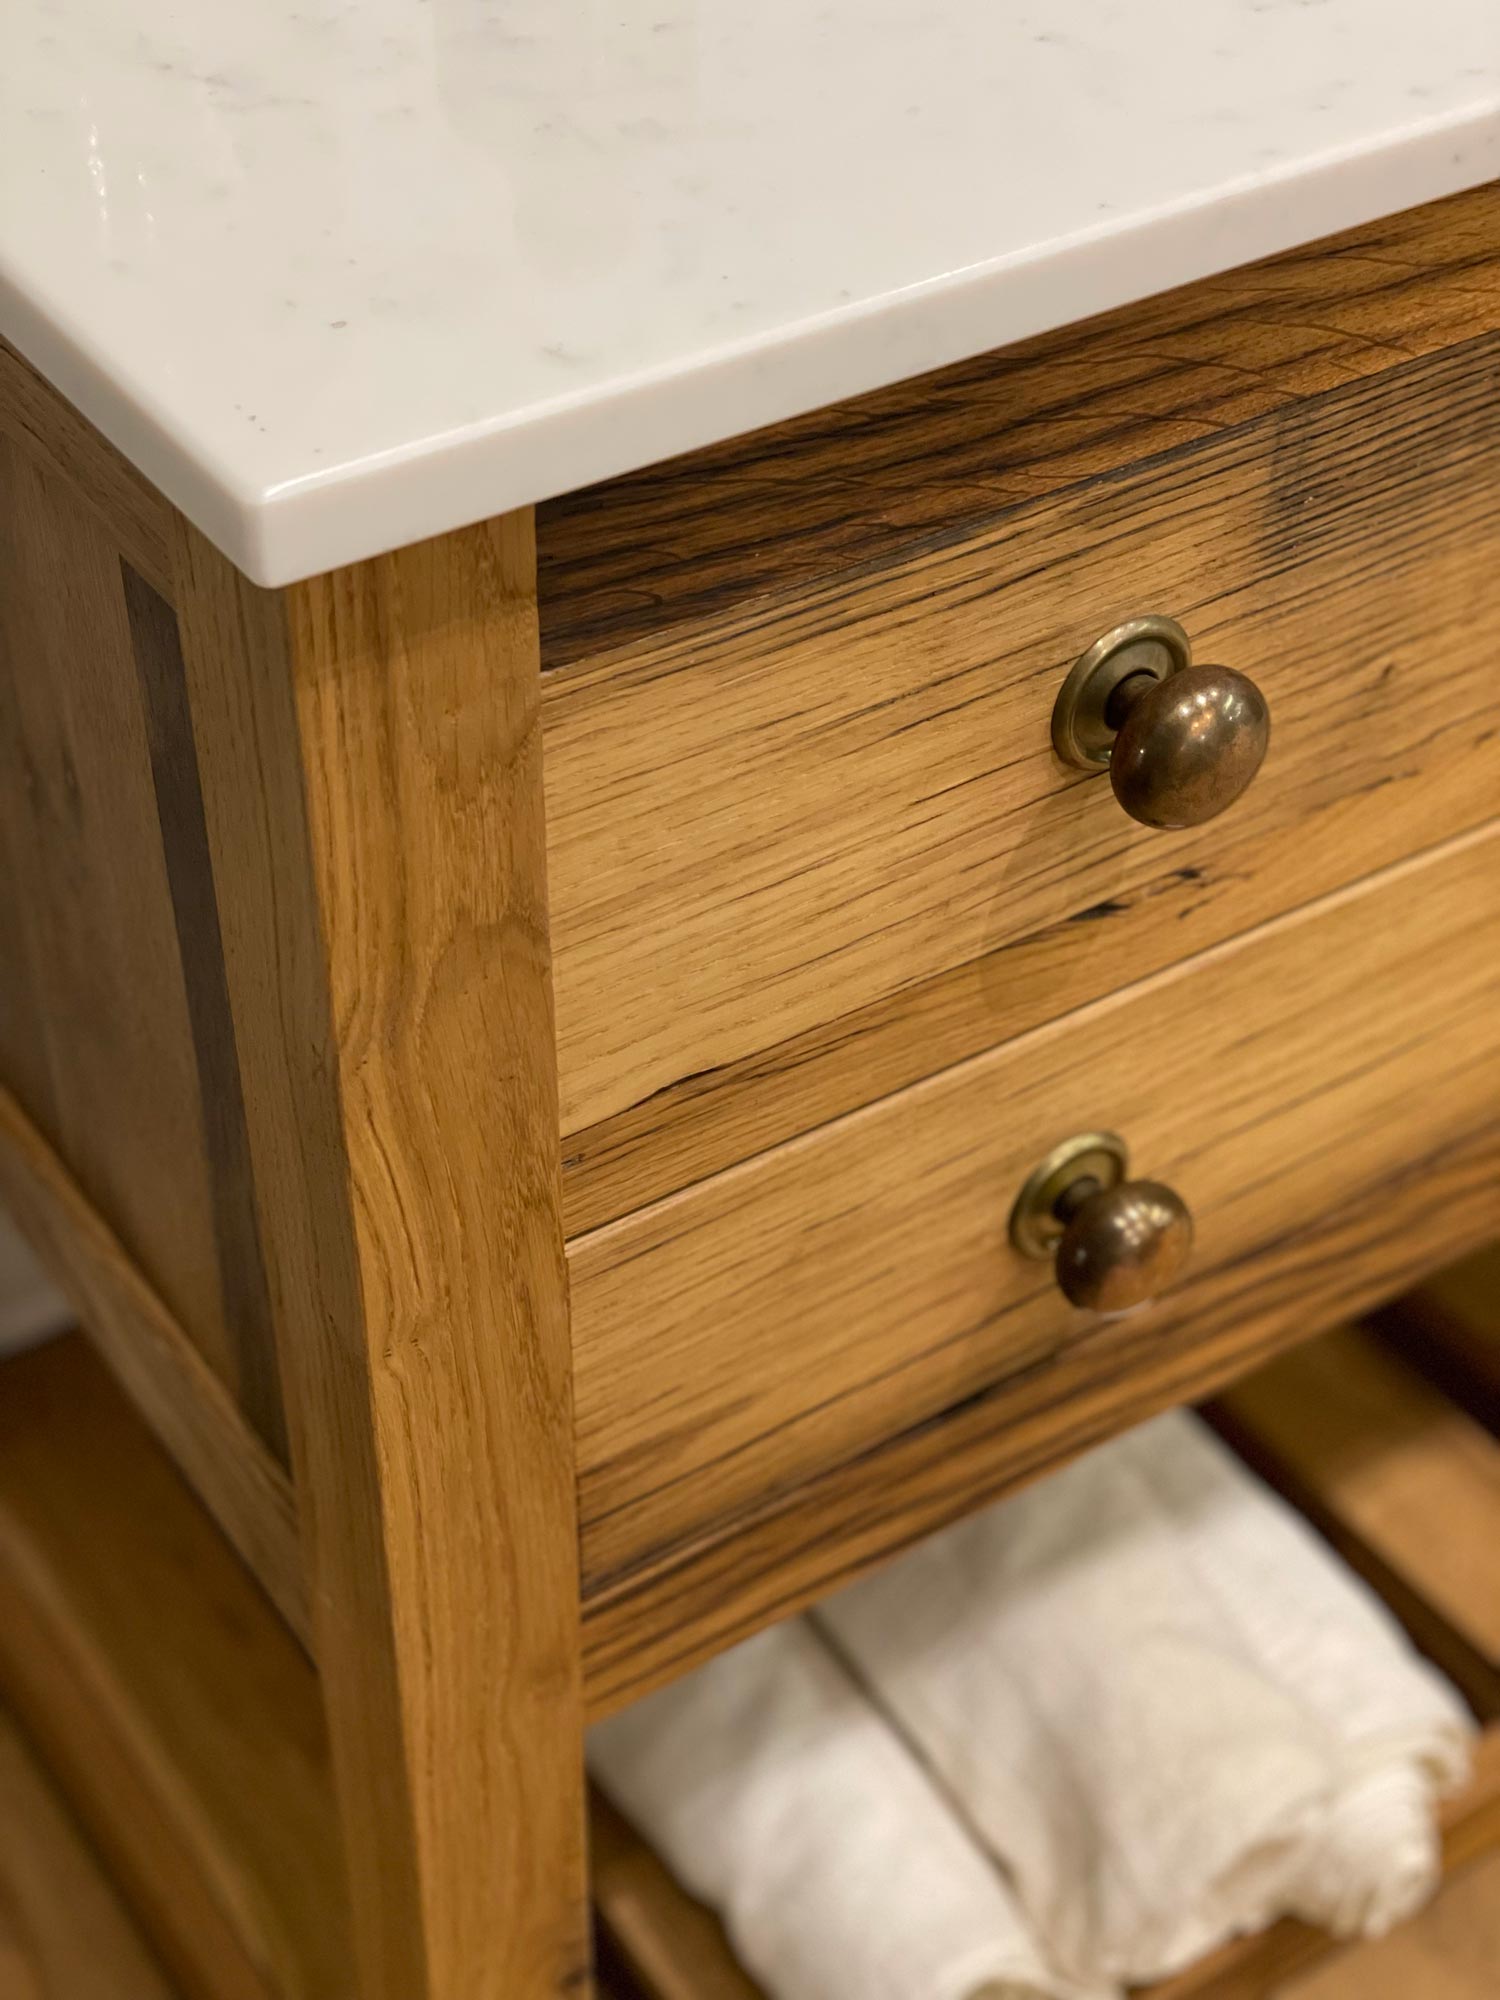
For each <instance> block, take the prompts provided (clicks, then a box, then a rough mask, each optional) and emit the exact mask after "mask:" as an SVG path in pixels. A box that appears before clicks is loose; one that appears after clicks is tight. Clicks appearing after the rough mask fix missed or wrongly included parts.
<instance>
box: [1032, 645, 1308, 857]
mask: <svg viewBox="0 0 1500 2000" xmlns="http://www.w3.org/2000/svg"><path fill="white" fill-rule="evenodd" d="M1270 740H1271V717H1270V711H1269V710H1268V708H1267V706H1266V700H1265V697H1264V695H1263V694H1262V693H1261V691H1260V689H1259V688H1258V687H1257V686H1256V685H1255V683H1254V681H1252V680H1250V679H1248V678H1247V677H1246V676H1245V675H1244V674H1241V673H1236V672H1235V671H1234V670H1233V668H1230V667H1195V666H1194V665H1193V663H1192V647H1191V644H1190V643H1189V640H1188V636H1187V633H1186V632H1184V631H1183V629H1182V627H1181V626H1180V625H1179V624H1178V623H1177V621H1176V620H1175V619H1173V618H1163V617H1159V616H1153V617H1150V618H1132V619H1129V620H1128V621H1127V622H1126V623H1125V624H1123V625H1117V626H1115V627H1114V629H1113V630H1112V631H1110V632H1106V633H1105V635H1104V637H1103V638H1102V639H1099V640H1096V641H1095V643H1094V644H1093V645H1092V646H1090V647H1089V649H1088V651H1087V652H1086V653H1085V654H1084V655H1083V657H1082V658H1081V659H1080V660H1078V661H1076V662H1075V664H1074V666H1073V667H1072V669H1071V670H1070V672H1069V674H1068V676H1067V679H1066V680H1065V681H1064V682H1063V684H1062V687H1061V689H1060V690H1059V691H1058V696H1057V700H1056V702H1055V704H1054V705H1053V710H1052V746H1053V748H1054V749H1055V750H1056V752H1057V754H1058V756H1059V757H1060V758H1061V759H1062V760H1063V762H1064V763H1067V764H1072V765H1073V766H1074V767H1075V768H1077V769H1080V770H1085V771H1098V770H1104V769H1106V768H1107V769H1108V771H1109V774H1110V781H1111V784H1112V786H1113V790H1114V794H1115V797H1116V798H1117V799H1118V800H1119V802H1120V804H1121V805H1122V806H1123V807H1124V809H1125V811H1126V812H1127V813H1129V815H1130V817H1131V818H1132V819H1134V820H1137V821H1139V822H1140V824H1141V825H1142V826H1150V827H1157V828H1163V829H1179V828H1182V827H1189V826H1201V825H1202V824H1203V822H1204V821H1205V820H1210V819H1213V818H1214V817H1215V816H1216V815H1217V814H1219V813H1221V812H1223V811H1224V809H1225V808H1226V806H1230V805H1232V804H1233V803H1234V801H1235V800H1236V799H1237V798H1238V797H1239V796H1240V794H1241V793H1242V792H1243V791H1244V790H1245V787H1246V786H1247V785H1248V784H1249V783H1250V781H1251V779H1252V778H1253V777H1254V776H1255V774H1256V772H1257V771H1258V770H1259V769H1260V767H1261V763H1262V762H1263V760H1264V758H1265V754H1266V750H1267V748H1268V746H1269V744H1270Z"/></svg>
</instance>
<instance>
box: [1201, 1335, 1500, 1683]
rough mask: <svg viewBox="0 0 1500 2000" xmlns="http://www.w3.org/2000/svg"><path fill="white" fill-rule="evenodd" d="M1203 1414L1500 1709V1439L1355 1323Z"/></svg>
mask: <svg viewBox="0 0 1500 2000" xmlns="http://www.w3.org/2000/svg"><path fill="white" fill-rule="evenodd" d="M1211 1414H1212V1416H1213V1419H1214V1421H1215V1423H1216V1424H1217V1425H1218V1427H1219V1428H1220V1430H1221V1431H1222V1432H1223V1433H1224V1435H1225V1436H1226V1437H1227V1438H1228V1439H1229V1440H1230V1442H1231V1443H1232V1444H1233V1445H1234V1446H1235V1448H1236V1450H1238V1451H1239V1452H1240V1453H1241V1454H1242V1455H1243V1456H1244V1457H1245V1458H1247V1459H1248V1460H1249V1461H1250V1463H1251V1464H1252V1465H1253V1466H1254V1467H1255V1468H1256V1470H1257V1471H1259V1472H1260V1473H1262V1474H1263V1475H1264V1477H1266V1478H1267V1479H1268V1480H1269V1481H1270V1482H1271V1484H1272V1485H1274V1486H1276V1487H1278V1488H1279V1489H1280V1490H1281V1491H1282V1492H1284V1493H1285V1494H1286V1495H1287V1496H1288V1498H1289V1499H1291V1500H1292V1501H1293V1502H1294V1503H1295V1504H1296V1506H1297V1507H1298V1508H1300V1509H1301V1511H1302V1512H1303V1513H1304V1514H1306V1515H1307V1516H1308V1518H1309V1519H1310V1520H1312V1521H1313V1522H1314V1523H1315V1525H1316V1526H1318V1527H1319V1528H1321V1529H1322V1530H1323V1532H1324V1533H1325V1534H1327V1535H1328V1537H1329V1539H1330V1540H1331V1541H1332V1542H1333V1543H1334V1546H1335V1547H1336V1548H1337V1549H1338V1550H1339V1553H1340V1554H1341V1555H1342V1556H1343V1557H1344V1558H1345V1560H1346V1561H1347V1562H1349V1563H1350V1564H1351V1565H1352V1566H1353V1567H1354V1568H1355V1569H1357V1570H1358V1571H1359V1572H1360V1573H1361V1574H1362V1575H1364V1576H1366V1577H1367V1578H1368V1579H1369V1580H1370V1581H1371V1582H1372V1583H1373V1584H1374V1585H1375V1586H1376V1588H1377V1589H1378V1590H1379V1591H1380V1593H1381V1595H1382V1596H1383V1597H1384V1598H1385V1599H1386V1600H1387V1602H1388V1603H1390V1604H1391V1605H1393V1606H1394V1608H1395V1609H1396V1611H1397V1612H1398V1614H1399V1615H1400V1616H1401V1617H1402V1618H1403V1620H1404V1621H1405V1623H1406V1624H1407V1625H1408V1627H1409V1628H1410V1629H1411V1631H1412V1634H1413V1636H1414V1637H1415V1638H1416V1640H1417V1642H1418V1643H1419V1644H1420V1645H1421V1646H1422V1647H1423V1648H1424V1649H1425V1650H1426V1651H1427V1652H1429V1653H1431V1654H1432V1656H1433V1658H1434V1659H1436V1660H1437V1663H1438V1665H1439V1666H1440V1667H1441V1668H1442V1669H1443V1671H1444V1672H1445V1673H1446V1674H1447V1675H1448V1677H1449V1678H1450V1679H1451V1680H1453V1681H1455V1682H1456V1683H1457V1685H1458V1686H1459V1687H1460V1688H1461V1689H1462V1690H1463V1693H1464V1695H1465V1696H1466V1697H1467V1699H1468V1701H1469V1703H1470V1705H1471V1706H1472V1707H1473V1708H1474V1709H1475V1710H1476V1711H1477V1712H1478V1713H1479V1714H1480V1715H1481V1716H1484V1717H1485V1718H1486V1719H1490V1720H1493V1719H1496V1718H1500V1557H1497V1551H1500V1443H1497V1442H1496V1440H1495V1439H1494V1438H1492V1437H1491V1436H1490V1434H1489V1433H1488V1432H1487V1431H1486V1430H1484V1429H1483V1428H1482V1427H1481V1426H1480V1425H1479V1424H1477V1423H1476V1422H1475V1421H1474V1419H1473V1418H1472V1417H1470V1416H1469V1415H1468V1414H1467V1413H1466V1412H1465V1411H1464V1410H1462V1409H1460V1408H1459V1407H1458V1406H1457V1405H1456V1404H1454V1403H1452V1402H1450V1401H1449V1400H1448V1399H1447V1397H1445V1396H1443V1395H1441V1394H1440V1393H1439V1392H1438V1391H1437V1390H1436V1389H1432V1388H1430V1387H1429V1386H1428V1385H1427V1384H1426V1383H1425V1382H1424V1381H1423V1380H1422V1378H1421V1377H1420V1376H1419V1375H1417V1374H1415V1373H1414V1372H1413V1371H1412V1370H1411V1369H1410V1368H1406V1367H1404V1366H1403V1365H1402V1364H1401V1363H1400V1362H1399V1361H1398V1360H1397V1359H1396V1358H1395V1357H1394V1356H1393V1355H1391V1354H1389V1353H1388V1352H1386V1351H1385V1350H1383V1349H1382V1348H1381V1347H1380V1346H1379V1345H1378V1344H1377V1343H1376V1342H1375V1341H1374V1340H1373V1338H1372V1337H1371V1336H1370V1335H1369V1334H1367V1333H1361V1332H1357V1331H1354V1330H1349V1331H1346V1332H1343V1333H1339V1334H1336V1335H1332V1336H1330V1337H1329V1338H1327V1339H1324V1340H1319V1341H1315V1342H1313V1343H1312V1345H1311V1346H1307V1347H1302V1348H1298V1349H1296V1350H1295V1351H1294V1352H1292V1353H1290V1354H1287V1355H1283V1356H1282V1357H1281V1358H1280V1359H1279V1360H1277V1361H1274V1362H1272V1363H1271V1365H1270V1366H1269V1367H1268V1368H1265V1369H1262V1370H1260V1371H1259V1372H1258V1373H1257V1374H1255V1375H1252V1376H1250V1377H1249V1379H1248V1380H1246V1381H1244V1382H1240V1383H1237V1384H1235V1386H1234V1387H1233V1388H1231V1389H1229V1390H1228V1391H1227V1392H1226V1393H1225V1394H1224V1395H1223V1396H1221V1397H1220V1398H1219V1400H1218V1401H1217V1403H1215V1404H1214V1405H1213V1406H1212V1411H1211Z"/></svg>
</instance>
